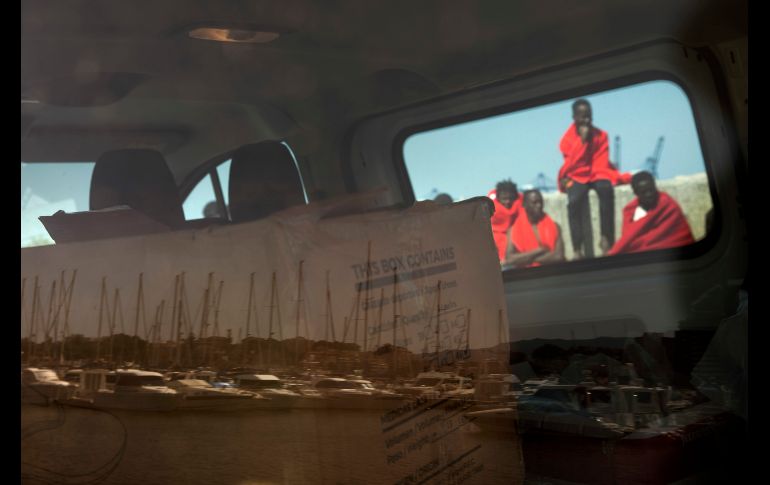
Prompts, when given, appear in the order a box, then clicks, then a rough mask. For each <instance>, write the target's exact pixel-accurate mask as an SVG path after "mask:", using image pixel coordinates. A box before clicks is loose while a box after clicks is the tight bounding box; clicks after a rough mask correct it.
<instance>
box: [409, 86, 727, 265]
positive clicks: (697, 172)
mask: <svg viewBox="0 0 770 485" xmlns="http://www.w3.org/2000/svg"><path fill="white" fill-rule="evenodd" d="M579 100H580V101H579ZM575 117H578V118H577V121H576V118H575ZM582 126H584V127H585V128H580V127H582ZM589 130H590V131H589ZM403 159H404V162H405V166H406V169H407V173H408V176H409V180H410V182H411V184H412V188H413V191H414V195H415V198H416V199H417V200H434V201H436V202H439V203H441V202H449V201H455V202H456V201H460V200H464V199H468V198H470V197H476V196H489V197H490V198H493V199H495V198H497V202H496V203H495V206H496V214H495V215H494V216H493V218H492V231H493V235H494V236H495V243H496V247H497V249H498V256H499V257H500V261H501V264H502V266H503V268H521V267H532V266H540V265H544V264H550V263H554V262H563V261H572V260H576V259H584V258H590V257H599V256H603V255H616V254H625V253H636V252H644V251H650V250H656V249H668V248H672V247H681V246H686V245H689V244H692V243H694V242H696V241H698V240H701V239H703V238H704V237H705V235H706V232H707V231H706V226H707V222H706V221H707V219H709V218H710V217H712V213H711V210H712V206H713V202H712V199H711V195H710V192H709V185H708V177H707V173H706V168H705V164H704V157H703V153H702V151H701V146H700V142H699V139H698V132H697V129H696V123H695V119H694V117H693V111H692V108H691V106H690V103H689V101H688V98H687V96H686V94H685V92H684V91H683V90H682V89H681V88H680V87H679V86H678V85H677V84H675V83H673V82H671V81H665V80H657V81H651V82H645V83H641V84H636V85H632V86H628V87H623V88H619V89H613V90H609V91H605V92H599V93H593V94H586V95H585V96H578V97H571V98H569V99H563V100H562V101H559V102H555V103H551V104H547V105H541V106H536V107H532V108H528V109H523V110H518V111H514V112H510V113H506V114H501V115H496V116H490V117H486V118H481V119H474V120H472V121H466V122H462V123H459V124H452V125H450V126H442V127H436V128H434V129H430V130H427V131H422V132H419V133H415V134H413V135H411V136H409V137H407V138H406V140H405V142H404V145H403ZM643 172H646V174H643ZM506 182H508V183H506ZM632 182H633V183H632ZM500 183H502V185H498V184H500ZM512 187H515V191H514V200H513V202H512V203H511V204H510V207H507V205H508V204H505V205H501V203H506V200H505V199H507V198H508V197H509V196H508V194H507V192H509V191H511V188H512ZM635 187H636V188H635ZM497 189H502V192H503V194H502V195H504V197H503V198H500V197H498V194H497ZM528 191H537V193H535V192H528ZM635 191H639V192H640V193H641V198H639V197H637V194H636V193H635ZM539 204H542V206H541V207H542V212H539V211H538V209H537V208H536V206H538V205H539ZM501 207H504V208H503V209H501ZM526 207H529V209H525V208H526ZM680 209H681V210H680ZM521 214H529V216H528V217H526V218H524V217H518V215H521ZM541 214H542V215H541ZM545 216H547V217H545ZM533 218H535V219H539V221H540V222H538V223H536V224H533V223H532V221H529V220H528V219H533ZM549 219H550V220H551V221H553V224H551V223H550V222H549V221H548V220H549ZM516 221H518V223H517V222H516ZM527 222H529V224H527ZM558 243H560V245H559V244H558ZM559 246H560V247H559ZM540 248H543V249H540ZM538 251H540V253H541V254H540V255H536V253H537V252H538ZM554 253H560V254H554ZM527 254H534V256H531V257H530V256H528V255H527Z"/></svg>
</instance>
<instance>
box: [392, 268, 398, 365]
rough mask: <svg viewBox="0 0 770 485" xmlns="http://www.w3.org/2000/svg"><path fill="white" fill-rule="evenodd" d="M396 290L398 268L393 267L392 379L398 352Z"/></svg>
mask: <svg viewBox="0 0 770 485" xmlns="http://www.w3.org/2000/svg"><path fill="white" fill-rule="evenodd" d="M397 288H398V268H397V267H396V265H395V264H394V265H393V377H394V378H395V377H396V376H397V375H398V352H396V326H397V325H398V311H397V307H396V305H397V303H398V296H397V291H398V290H397Z"/></svg>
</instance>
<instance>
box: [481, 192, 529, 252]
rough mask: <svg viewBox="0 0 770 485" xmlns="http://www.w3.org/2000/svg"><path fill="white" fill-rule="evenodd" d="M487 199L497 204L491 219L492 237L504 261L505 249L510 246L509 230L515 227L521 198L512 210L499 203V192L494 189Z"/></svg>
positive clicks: (515, 202)
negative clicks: (514, 223) (512, 226)
mask: <svg viewBox="0 0 770 485" xmlns="http://www.w3.org/2000/svg"><path fill="white" fill-rule="evenodd" d="M487 197H489V198H490V199H492V202H493V203H494V204H495V213H494V214H492V218H491V222H492V236H493V237H494V238H495V246H497V255H498V257H499V258H500V261H502V260H503V259H505V248H506V245H507V244H508V229H509V228H510V227H511V225H513V222H514V221H515V220H516V217H517V216H518V214H519V209H521V196H519V198H518V199H516V200H515V201H514V202H513V204H512V205H511V208H510V209H508V208H506V207H505V206H504V205H503V204H501V203H500V202H498V201H497V192H496V191H495V190H494V189H492V190H490V191H489V193H488V194H487Z"/></svg>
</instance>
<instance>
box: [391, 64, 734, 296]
mask: <svg viewBox="0 0 770 485" xmlns="http://www.w3.org/2000/svg"><path fill="white" fill-rule="evenodd" d="M654 81H668V82H671V83H673V84H675V85H676V86H678V87H679V88H680V89H681V90H682V92H683V94H684V95H685V97H686V99H687V102H688V103H689V106H690V109H691V110H692V116H693V121H694V125H695V129H696V133H697V136H698V145H699V146H700V149H701V153H702V155H703V159H704V162H705V161H706V160H709V159H710V158H709V157H710V154H709V151H708V147H707V146H706V145H705V144H704V142H703V140H704V133H703V131H704V129H703V126H702V123H701V121H700V116H699V110H698V106H697V105H696V103H695V102H694V99H693V96H692V93H691V92H690V90H689V88H688V86H687V85H686V84H685V82H684V81H683V80H682V79H680V78H679V77H678V76H676V75H674V74H672V73H670V72H667V71H662V70H646V71H639V72H636V73H633V74H628V75H624V76H618V77H614V78H610V79H607V80H603V81H600V82H595V83H590V84H584V85H577V86H573V87H570V88H568V89H563V90H559V91H555V92H552V93H549V94H546V95H542V96H536V97H532V98H527V99H524V100H520V101H513V102H508V103H503V104H500V105H496V106H493V107H488V108H482V109H478V110H471V111H467V112H464V113H460V114H457V115H454V116H449V117H443V118H437V119H434V120H430V121H428V122H425V123H418V124H413V125H411V126H408V127H406V128H404V129H402V130H400V131H399V132H398V133H397V135H396V137H395V138H394V139H393V143H392V153H393V161H394V165H395V169H396V173H397V176H398V178H399V184H400V188H401V193H402V195H403V197H404V200H405V202H406V203H407V204H409V205H411V204H414V203H415V202H417V199H416V198H415V195H414V190H413V187H412V184H411V180H410V179H409V173H408V170H407V167H406V160H405V159H404V145H405V143H406V141H407V140H408V139H409V138H410V137H411V136H413V135H417V134H420V133H425V132H428V131H431V130H436V129H441V128H447V127H451V126H457V125H460V124H464V123H469V122H473V121H479V120H483V119H487V118H491V117H495V116H500V115H506V114H513V113H515V112H519V111H524V110H528V109H534V108H538V107H541V106H546V105H549V104H554V103H559V102H564V101H568V100H574V99H578V98H587V97H590V96H594V95H597V94H602V93H604V92H607V91H611V90H617V89H623V88H630V87H633V86H636V85H639V84H644V83H648V82H654ZM511 82H512V81H506V82H501V85H505V84H507V83H511ZM485 88H486V89H489V87H488V86H487V87H485ZM465 94H466V93H462V94H461V95H459V96H462V95H465ZM442 101H443V99H442ZM554 143H556V142H554ZM713 171H714V169H713V167H712V166H711V165H710V164H709V163H704V172H705V173H706V176H707V179H708V189H709V195H710V197H711V202H712V207H713V210H714V219H713V225H712V227H711V230H710V231H709V232H707V233H706V235H705V236H704V237H703V239H701V240H699V241H696V242H695V243H694V244H691V245H688V246H683V247H677V248H669V249H659V250H652V251H645V252H642V253H633V254H619V255H615V256H597V257H594V258H590V259H584V260H570V261H567V260H565V261H563V262H559V263H553V264H549V265H542V266H537V267H531V268H505V269H502V270H501V271H502V274H503V279H504V281H509V280H513V279H515V280H519V279H529V278H540V277H543V276H548V275H552V274H564V273H576V272H583V271H586V270H594V269H606V268H615V267H619V266H627V265H629V264H634V265H636V264H646V263H653V262H661V261H672V260H682V259H695V258H699V257H700V256H703V255H704V254H706V253H708V252H709V251H711V250H712V249H713V248H714V247H715V246H716V245H717V242H718V240H719V238H720V236H721V233H722V227H723V225H722V210H721V207H722V206H721V203H720V200H719V195H718V193H717V188H716V182H715V174H714V173H713ZM615 209H616V211H617V210H618V208H617V207H616V208H615ZM621 209H622V208H621ZM562 230H566V229H565V228H562Z"/></svg>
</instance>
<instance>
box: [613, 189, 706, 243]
mask: <svg viewBox="0 0 770 485" xmlns="http://www.w3.org/2000/svg"><path fill="white" fill-rule="evenodd" d="M637 207H639V199H636V198H635V199H634V200H632V201H631V202H629V203H628V204H627V205H626V206H625V207H624V208H623V235H622V236H620V239H619V240H618V241H617V242H616V243H615V245H614V246H612V249H610V251H609V252H608V253H607V254H608V255H610V256H611V255H613V254H621V253H637V252H641V251H652V250H655V249H666V248H675V247H679V246H686V245H688V244H692V243H693V242H695V239H694V238H693V236H692V231H691V230H690V225H689V224H688V223H687V219H685V217H684V213H683V212H682V209H681V208H680V207H679V204H677V203H676V201H675V200H674V199H673V198H671V196H670V195H668V194H667V193H665V192H660V197H659V198H658V204H657V205H656V206H655V207H654V208H653V209H651V210H650V211H648V212H647V215H645V216H644V217H642V218H641V219H639V220H638V221H635V222H634V221H633V217H634V211H636V208H637Z"/></svg>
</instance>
